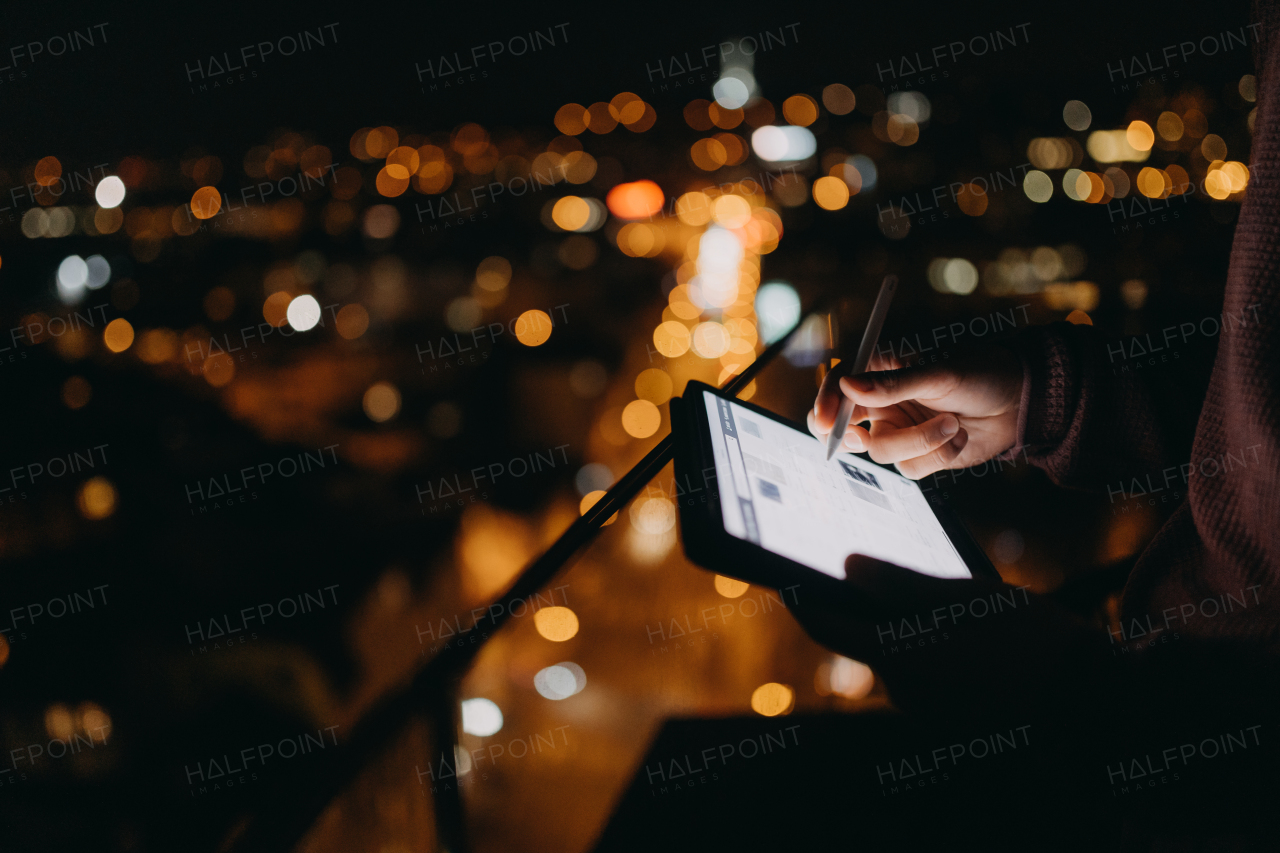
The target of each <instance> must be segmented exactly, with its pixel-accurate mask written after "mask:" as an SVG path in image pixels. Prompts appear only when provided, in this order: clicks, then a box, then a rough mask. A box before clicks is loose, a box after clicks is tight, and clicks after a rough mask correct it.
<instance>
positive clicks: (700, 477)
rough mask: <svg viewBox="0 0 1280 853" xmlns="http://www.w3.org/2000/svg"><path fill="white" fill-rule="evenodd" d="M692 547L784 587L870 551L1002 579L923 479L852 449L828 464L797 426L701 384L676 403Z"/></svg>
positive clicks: (838, 574)
mask: <svg viewBox="0 0 1280 853" xmlns="http://www.w3.org/2000/svg"><path fill="white" fill-rule="evenodd" d="M672 403H673V405H672V427H673V433H674V434H675V435H676V483H677V490H676V496H677V500H678V503H679V506H680V520H681V527H682V529H683V533H684V537H683V538H684V543H685V551H686V553H687V554H688V555H689V558H690V559H691V560H693V562H695V563H697V564H698V565H700V566H702V567H703V568H707V569H711V570H712V571H716V572H718V573H720V574H724V575H729V576H731V577H736V578H740V579H741V580H746V581H749V582H752V583H762V584H766V585H768V586H773V587H775V588H783V587H784V586H787V585H788V584H791V583H796V582H798V581H801V580H804V579H805V578H809V579H812V578H815V577H824V578H827V579H831V580H843V579H844V577H845V571H844V564H845V559H846V558H847V557H848V556H849V555H850V554H865V555H867V556H870V557H875V558H877V559H880V560H884V561H886V562H889V563H894V564H896V565H899V566H902V567H903V568H907V569H912V570H914V571H917V572H921V573H922V574H926V575H931V576H933V577H938V578H970V577H974V576H981V577H989V578H992V579H995V580H998V579H999V575H998V574H997V573H996V571H995V569H994V568H993V567H992V566H991V563H990V561H989V560H988V559H987V558H986V555H985V554H984V553H983V552H982V549H981V548H979V547H978V546H977V544H976V543H975V542H974V541H973V538H972V537H971V536H969V534H968V532H967V531H966V530H965V529H964V527H963V525H961V524H960V522H959V520H958V519H956V518H955V516H954V515H953V514H952V513H950V512H949V511H948V510H947V509H946V508H945V507H942V506H940V505H939V502H938V501H936V500H935V501H930V499H929V498H928V496H926V494H925V492H924V491H923V490H922V489H921V487H920V484H919V483H917V482H916V481H914V480H910V479H907V478H906V477H904V476H902V475H901V474H899V473H898V472H897V471H895V470H893V469H892V468H889V467H886V466H883V465H878V464H876V463H875V462H871V461H869V460H868V459H865V458H863V457H862V456H859V455H857V454H853V453H838V454H836V455H835V456H833V457H832V458H831V461H830V462H828V461H826V458H825V457H826V448H825V447H824V446H823V444H822V442H821V441H819V440H818V439H816V438H814V437H813V436H812V435H811V434H810V433H809V431H808V430H807V429H806V428H804V427H803V426H801V425H800V424H797V423H794V422H792V421H788V420H786V419H785V418H782V417H779V416H778V415H775V414H773V413H772V412H769V411H767V410H765V409H762V408H760V407H759V406H754V405H751V404H749V403H745V402H742V401H740V400H738V399H736V398H734V397H732V396H730V395H727V394H724V393H723V392H721V391H720V390H719V389H716V388H713V387H711V386H709V385H705V384H703V383H701V382H690V383H689V384H688V386H687V387H686V389H685V393H684V395H683V397H681V398H679V400H678V404H677V401H676V400H673V401H672Z"/></svg>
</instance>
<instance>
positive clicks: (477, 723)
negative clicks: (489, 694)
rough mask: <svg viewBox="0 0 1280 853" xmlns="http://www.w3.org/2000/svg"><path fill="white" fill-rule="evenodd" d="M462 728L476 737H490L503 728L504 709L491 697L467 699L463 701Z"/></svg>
mask: <svg viewBox="0 0 1280 853" xmlns="http://www.w3.org/2000/svg"><path fill="white" fill-rule="evenodd" d="M462 730H463V731H464V732H466V733H467V734H469V735H475V736H476V737H488V736H489V735H493V734H497V733H498V732H499V731H501V730H502V710H501V709H500V708H499V707H498V706H497V705H495V704H494V703H493V701H492V700H489V699H483V698H482V699H467V700H465V701H463V703H462Z"/></svg>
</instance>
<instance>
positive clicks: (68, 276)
mask: <svg viewBox="0 0 1280 853" xmlns="http://www.w3.org/2000/svg"><path fill="white" fill-rule="evenodd" d="M57 280H58V297H59V298H61V299H62V301H63V302H79V301H80V299H81V298H82V297H83V296H84V291H85V288H86V286H87V285H88V284H89V265H88V264H87V263H85V260H84V258H82V257H80V256H79V255H68V256H67V257H65V258H63V259H62V263H60V264H58V275H57Z"/></svg>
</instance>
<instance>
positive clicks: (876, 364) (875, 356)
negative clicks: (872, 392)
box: [867, 351, 902, 370]
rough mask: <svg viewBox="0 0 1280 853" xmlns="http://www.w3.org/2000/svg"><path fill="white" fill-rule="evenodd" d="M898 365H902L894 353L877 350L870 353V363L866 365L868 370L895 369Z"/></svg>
mask: <svg viewBox="0 0 1280 853" xmlns="http://www.w3.org/2000/svg"><path fill="white" fill-rule="evenodd" d="M899 367H902V362H900V361H898V357H897V356H896V355H894V354H893V353H890V354H888V355H885V354H884V353H881V352H879V351H877V352H874V353H872V355H871V363H870V364H868V365H867V369H868V370H897V369H898V368H899Z"/></svg>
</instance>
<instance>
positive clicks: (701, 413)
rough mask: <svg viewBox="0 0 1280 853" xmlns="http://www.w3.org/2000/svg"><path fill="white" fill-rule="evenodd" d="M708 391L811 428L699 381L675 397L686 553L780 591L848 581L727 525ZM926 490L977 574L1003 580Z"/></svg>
mask: <svg viewBox="0 0 1280 853" xmlns="http://www.w3.org/2000/svg"><path fill="white" fill-rule="evenodd" d="M704 391H705V392H709V393H711V394H713V395H715V396H717V397H719V398H721V399H724V400H730V401H732V402H734V403H737V404H738V405H740V406H742V407H743V408H745V409H747V410H748V411H751V412H753V413H755V414H756V415H759V416H761V417H765V418H769V419H771V420H773V421H776V422H778V423H780V424H783V425H785V426H789V427H791V428H792V429H796V430H799V431H801V432H803V433H805V434H808V428H807V427H806V426H804V425H801V424H799V423H796V422H795V421H792V420H790V419H788V418H784V417H782V416H781V415H778V414H776V413H775V412H771V411H769V410H768V409H764V408H761V407H760V406H757V405H755V404H753V403H749V402H747V401H745V400H740V399H738V398H737V397H735V396H733V395H732V394H728V393H725V392H724V391H722V390H720V389H719V388H715V387H713V386H711V385H707V384H706V383H703V382H698V381H696V380H690V381H689V383H688V384H687V385H686V386H685V391H684V394H683V396H681V397H673V398H672V400H671V432H672V436H673V438H674V440H675V478H676V488H675V494H676V505H677V506H678V507H679V509H680V527H681V531H682V533H683V541H684V549H685V553H686V554H687V555H688V557H689V559H690V560H692V561H693V562H694V563H695V564H697V565H699V566H701V567H702V568H704V569H708V570H710V571H714V572H716V573H718V574H722V575H726V576H728V577H733V578H737V579H739V580H743V581H747V582H748V583H754V584H761V585H763V586H769V587H773V588H774V589H787V588H789V587H791V586H792V585H794V584H812V583H815V582H816V583H819V584H820V585H829V584H838V585H840V586H841V587H843V586H844V581H843V580H842V579H840V578H834V577H832V576H831V575H828V574H826V573H825V572H821V571H819V570H817V569H814V568H811V567H809V566H806V565H804V564H803V563H798V562H796V561H794V560H792V559H790V558H788V557H784V556H782V555H781V554H775V553H774V552H772V551H770V550H768V549H767V548H765V547H763V546H761V545H757V544H756V543H754V542H750V541H748V540H746V539H739V538H738V537H736V536H734V535H733V534H732V533H729V532H728V531H727V530H725V529H724V513H723V512H722V510H721V507H720V495H719V490H718V488H717V479H716V468H715V457H714V456H713V453H712V449H711V444H710V442H711V438H712V435H711V423H710V420H709V418H708V415H707V407H706V405H705V404H704V401H703V397H702V392H704ZM856 455H858V456H859V457H860V458H861V459H863V460H865V461H866V462H868V463H870V464H871V465H875V466H876V467H877V468H882V469H884V470H885V471H886V472H889V473H892V474H894V475H897V476H901V475H898V472H897V471H895V470H894V469H893V468H890V467H888V466H885V465H880V464H879V463H876V462H874V461H872V460H870V459H868V458H867V457H866V455H865V454H856ZM921 491H922V493H923V494H924V495H925V499H926V502H927V503H928V504H929V508H930V509H931V510H932V511H933V514H934V517H935V518H937V519H938V523H939V524H941V525H942V529H943V532H945V533H946V535H947V538H948V539H950V540H951V543H952V545H954V546H955V549H956V551H957V552H958V553H959V554H960V559H961V560H963V561H964V564H965V566H966V567H968V569H969V571H970V573H971V574H972V575H973V577H974V578H981V579H986V580H993V581H999V580H1000V574H999V573H998V572H997V571H996V569H995V567H994V566H993V565H992V564H991V561H990V560H989V559H988V558H987V555H986V553H985V552H984V551H983V550H982V548H981V547H979V546H978V543H977V542H976V541H975V540H974V538H973V536H972V535H971V534H970V533H969V531H968V529H967V528H966V527H965V525H964V524H963V522H961V521H960V519H959V517H958V516H957V515H956V513H955V512H954V511H953V510H951V509H949V508H948V507H946V506H943V505H942V503H941V500H940V499H939V498H938V497H937V496H936V495H933V496H931V495H929V494H928V493H927V492H924V491H923V490H921Z"/></svg>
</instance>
